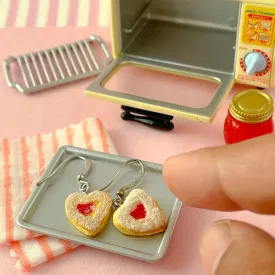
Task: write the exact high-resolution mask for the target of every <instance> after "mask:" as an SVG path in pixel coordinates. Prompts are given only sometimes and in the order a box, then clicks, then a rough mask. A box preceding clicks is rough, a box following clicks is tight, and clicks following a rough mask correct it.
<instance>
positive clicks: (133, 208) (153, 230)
mask: <svg viewBox="0 0 275 275" xmlns="http://www.w3.org/2000/svg"><path fill="white" fill-rule="evenodd" d="M131 162H137V163H139V164H140V166H141V176H140V177H139V178H138V179H137V180H136V181H134V182H132V183H131V184H129V185H127V186H124V187H122V188H121V189H120V190H119V191H118V192H117V198H115V199H114V200H113V207H115V208H118V209H117V210H116V211H115V213H114V215H113V223H114V225H115V226H116V228H117V229H118V230H119V231H120V232H122V233H124V234H126V235H131V236H149V235H154V234H158V233H161V232H163V231H165V229H166V225H167V219H166V216H165V213H164V212H163V210H162V209H161V207H160V206H159V204H158V203H157V201H156V200H155V199H154V198H153V197H152V196H150V195H148V194H147V193H146V192H145V191H144V190H142V189H134V190H132V191H131V192H130V193H129V195H128V196H127V198H126V199H125V201H123V198H124V194H125V191H126V190H129V189H132V188H133V187H134V186H136V185H137V184H138V183H139V182H140V181H141V180H142V179H143V177H144V174H145V166H144V164H143V163H142V162H141V161H140V160H129V161H127V162H126V163H125V164H124V165H123V166H122V167H121V169H120V170H119V172H118V173H117V175H116V177H117V176H118V174H119V173H120V171H121V170H122V168H123V167H124V166H126V165H127V164H129V163H131ZM116 177H115V178H116Z"/></svg>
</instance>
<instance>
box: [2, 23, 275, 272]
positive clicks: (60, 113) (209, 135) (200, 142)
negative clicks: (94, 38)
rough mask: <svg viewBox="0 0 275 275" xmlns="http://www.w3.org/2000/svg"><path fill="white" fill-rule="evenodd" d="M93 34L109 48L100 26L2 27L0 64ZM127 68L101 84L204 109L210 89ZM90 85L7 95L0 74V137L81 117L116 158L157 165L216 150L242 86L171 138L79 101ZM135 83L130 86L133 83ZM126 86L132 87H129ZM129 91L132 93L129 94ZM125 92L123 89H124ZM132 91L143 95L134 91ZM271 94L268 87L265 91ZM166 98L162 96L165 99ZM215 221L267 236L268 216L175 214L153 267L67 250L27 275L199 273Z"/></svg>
mask: <svg viewBox="0 0 275 275" xmlns="http://www.w3.org/2000/svg"><path fill="white" fill-rule="evenodd" d="M91 33H95V34H97V35H100V36H101V37H102V38H104V39H105V41H106V42H107V44H108V46H109V47H111V45H110V38H109V31H108V28H106V27H98V26H95V24H91V26H90V27H82V28H79V27H75V26H67V27H64V28H55V27H47V28H42V29H41V28H33V27H31V28H23V29H19V28H3V29H0V37H1V45H0V60H1V62H2V61H3V59H5V58H6V57H8V56H9V55H15V56H16V55H19V54H21V53H25V52H29V51H33V50H38V49H43V48H46V47H50V46H55V45H58V44H62V43H66V42H71V41H74V40H77V39H83V38H86V37H88V36H89V35H90V34H91ZM131 70H132V69H127V70H126V71H125V72H124V73H123V72H120V73H119V74H118V75H117V76H115V77H114V79H112V80H111V81H110V83H109V86H110V87H112V88H113V89H117V90H120V91H125V92H132V93H136V94H137V93H139V94H141V93H142V92H143V93H144V91H145V90H146V91H148V92H150V93H149V96H150V97H153V98H154V97H156V96H157V97H158V96H160V97H161V98H162V99H166V100H167V99H168V100H171V101H179V102H181V103H186V104H188V105H189V106H203V105H205V104H206V103H207V102H208V101H209V99H210V97H211V95H212V93H211V91H212V89H213V86H212V84H205V83H202V82H200V81H195V80H192V79H187V78H183V79H180V78H178V77H174V76H167V75H166V76H165V77H163V76H162V74H156V73H152V72H140V71H139V72H137V73H138V77H133V72H132V71H131ZM90 81H91V80H85V81H82V82H79V83H75V84H71V85H69V86H64V87H60V88H58V89H54V90H51V91H47V92H42V93H38V94H33V95H24V94H20V93H18V92H17V91H15V90H13V89H10V88H9V87H8V86H7V85H6V82H5V79H4V75H3V71H2V70H1V71H0V110H1V116H0V125H1V128H0V138H4V137H8V138H12V139H13V138H19V137H20V136H23V135H33V134H35V133H37V132H49V131H52V130H54V129H55V128H60V127H65V126H67V125H68V124H70V123H78V122H79V121H81V120H83V119H85V118H87V117H94V116H97V117H99V118H100V119H101V120H102V121H103V123H104V125H105V127H106V128H107V130H108V132H109V134H110V135H111V137H112V139H113V141H114V144H115V146H116V147H117V150H118V152H119V154H120V155H123V156H127V157H132V158H140V159H143V160H146V161H153V162H157V163H163V162H164V160H165V159H166V158H167V157H169V156H171V155H174V154H178V153H181V152H186V151H190V150H195V149H197V148H201V147H208V146H215V145H222V144H224V141H223V135H222V131H223V121H224V118H225V116H226V112H227V108H228V104H229V100H230V98H231V97H232V96H233V95H234V93H236V92H237V91H240V90H242V89H244V88H246V87H244V86H241V85H237V86H235V87H234V89H233V91H232V92H231V94H230V96H229V98H228V99H227V100H226V101H225V102H224V104H223V105H222V108H221V110H220V111H219V112H218V114H217V116H216V118H215V120H214V122H213V123H212V124H211V125H205V124H200V123H197V122H192V121H187V120H185V119H175V125H176V128H175V130H174V131H172V132H169V133H167V132H160V131H157V130H153V129H150V128H147V127H145V126H142V125H139V124H136V123H131V122H124V121H122V120H121V119H120V114H121V110H120V106H119V105H116V104H113V103H108V102H104V101H97V100H95V99H91V98H87V97H85V96H84V95H83V90H84V89H85V87H87V86H88V85H89V82H90ZM134 81H135V82H134ZM133 83H135V84H134V85H133ZM133 87H135V88H134V89H133ZM129 89H131V91H130V90H129ZM140 89H143V90H142V91H140ZM268 91H269V92H270V93H271V95H272V96H274V95H275V89H269V90H268ZM171 94H172V95H173V96H171V97H170V95H171ZM221 218H222V219H223V218H234V219H238V220H242V221H247V222H250V223H252V224H255V225H258V226H259V225H260V224H261V227H262V228H264V229H266V230H268V231H269V232H270V233H272V234H273V235H275V222H274V217H267V216H260V215H255V214H252V213H248V212H239V213H234V214H231V213H227V214H226V213H219V212H212V211H204V210H198V209H194V208H189V207H187V206H184V207H183V208H182V211H181V214H180V217H179V220H178V223H177V226H176V228H175V232H174V235H173V237H172V240H171V245H170V247H169V249H168V252H167V254H166V256H165V258H164V259H162V260H161V261H160V262H158V263H156V264H149V263H144V262H140V261H136V260H132V259H128V258H126V257H122V256H118V255H114V254H111V253H107V252H103V251H99V250H95V249H92V248H87V247H81V248H78V249H76V250H75V251H74V252H72V253H70V254H67V255H64V256H61V257H58V258H57V259H55V260H53V261H52V262H49V263H46V264H44V265H41V266H39V267H37V268H35V269H33V270H32V271H31V272H30V273H31V274H54V273H55V274H68V275H69V274H98V275H99V274H113V275H115V274H119V275H123V274H127V275H132V274H165V273H167V272H169V274H183V275H199V274H202V271H201V269H200V264H199V258H198V250H197V246H198V240H199V235H200V233H201V230H202V229H203V228H204V227H205V226H206V225H207V224H209V223H210V222H212V221H214V220H217V219H221ZM8 253H9V248H5V247H3V248H1V249H0V261H1V266H0V274H23V272H20V271H18V270H16V269H15V268H14V264H15V259H13V258H12V257H9V256H8Z"/></svg>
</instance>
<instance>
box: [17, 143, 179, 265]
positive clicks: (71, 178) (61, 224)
mask: <svg viewBox="0 0 275 275" xmlns="http://www.w3.org/2000/svg"><path fill="white" fill-rule="evenodd" d="M71 156H83V157H85V158H88V159H90V160H91V161H92V169H91V172H90V173H89V175H88V181H89V182H90V183H91V184H92V190H98V189H100V188H103V187H104V186H105V185H106V184H107V183H108V182H109V181H110V180H112V178H113V177H114V176H115V174H116V173H117V171H118V170H119V168H120V167H121V166H122V165H123V164H124V163H125V162H126V161H127V160H129V159H128V158H124V157H120V156H116V155H111V154H105V153H101V152H96V151H90V150H86V149H81V148H76V147H71V146H63V147H61V148H60V149H59V150H58V151H57V153H56V154H55V155H54V157H53V158H52V160H51V161H50V163H49V164H48V165H47V168H46V169H45V172H44V174H43V175H42V178H41V179H44V178H46V177H47V176H48V175H49V174H50V173H51V172H52V171H53V170H54V169H55V168H56V167H57V166H58V165H59V164H60V163H61V162H62V161H63V160H64V159H67V158H69V157H71ZM83 163H84V162H83V161H82V160H80V159H76V160H73V161H71V162H69V163H67V164H66V165H65V166H64V167H63V168H62V169H60V171H59V172H58V173H57V174H56V175H55V176H54V177H52V178H51V179H50V180H48V181H46V182H44V184H42V185H40V186H36V187H35V188H34V189H33V192H32V193H31V195H30V197H29V198H28V200H27V201H26V203H25V205H24V207H23V208H22V210H21V212H20V214H19V216H18V218H17V224H18V225H19V226H20V227H23V228H25V229H28V230H31V231H35V232H38V233H40V234H43V235H48V236H53V237H56V238H60V239H65V240H69V241H72V242H75V243H79V244H82V245H86V246H90V247H93V248H97V249H102V250H105V251H108V252H112V253H116V254H120V255H124V256H127V257H131V258H135V259H138V260H144V261H148V262H154V261H158V260H160V259H161V258H162V257H163V256H164V255H165V253H166V251H167V248H168V246H169V242H170V238H171V236H172V234H173V230H174V227H175V224H176V221H177V218H178V215H179V212H180V209H181V202H180V201H179V200H178V199H177V198H176V197H175V196H174V195H173V194H172V193H171V191H170V190H169V189H168V187H167V186H166V184H165V182H164V180H163V177H162V166H161V165H158V164H154V163H149V162H143V163H144V165H145V167H146V173H145V176H144V179H143V181H142V182H141V183H139V184H138V185H137V186H136V187H135V188H140V189H143V190H144V191H146V192H147V193H148V194H149V195H151V196H153V197H154V198H155V199H156V200H157V201H158V203H159V205H160V207H161V208H162V209H163V211H164V212H165V214H166V216H167V218H168V226H167V228H166V230H165V232H164V233H160V234H157V235H153V236H147V237H132V236H127V235H124V234H122V233H121V232H120V231H119V230H118V229H117V228H116V227H115V226H114V225H113V220H112V216H113V211H114V210H112V213H111V215H110V217H109V220H108V222H107V224H106V226H105V228H104V229H103V230H102V231H101V232H100V233H99V234H98V235H97V236H95V237H87V236H85V235H83V234H82V233H81V232H79V231H78V230H77V229H75V228H74V227H73V226H72V225H71V224H70V222H69V221H68V219H67V217H66V215H65V207H64V202H65V199H66V197H67V196H68V195H69V194H71V193H73V192H78V191H79V189H78V184H77V175H79V174H80V173H81V172H82V171H83V167H84V164H83ZM136 165H137V164H129V165H128V166H125V168H124V169H123V171H122V172H121V174H120V175H119V177H118V178H117V180H116V181H115V182H114V184H112V185H111V186H110V187H109V188H108V189H107V190H105V191H106V192H108V193H109V194H110V195H111V196H112V197H113V198H115V196H116V192H117V191H118V190H119V189H120V188H121V187H122V186H124V185H126V184H128V183H129V182H131V181H133V180H134V179H136V178H137V176H138V174H139V167H138V166H136ZM135 166H136V167H135ZM130 191H131V190H129V191H128V192H127V193H126V196H127V194H128V193H129V192H130Z"/></svg>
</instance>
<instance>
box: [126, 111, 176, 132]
mask: <svg viewBox="0 0 275 275" xmlns="http://www.w3.org/2000/svg"><path fill="white" fill-rule="evenodd" d="M121 109H122V110H123V111H124V112H123V113H122V114H121V118H122V119H123V120H126V121H135V122H138V123H141V124H144V125H146V126H149V127H152V128H157V129H160V130H165V131H172V130H173V129H174V124H173V122H171V121H172V119H173V118H174V117H172V116H169V115H164V114H160V113H155V112H149V111H144V110H141V109H137V108H132V107H128V106H121Z"/></svg>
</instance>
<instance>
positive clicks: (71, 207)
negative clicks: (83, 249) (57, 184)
mask: <svg viewBox="0 0 275 275" xmlns="http://www.w3.org/2000/svg"><path fill="white" fill-rule="evenodd" d="M111 209H112V197H111V196H110V195H109V194H108V193H106V192H102V191H94V192H91V193H89V194H87V195H85V194H82V193H72V194H70V195H69V196H68V197H67V199H66V201H65V212H66V215H67V217H68V219H69V221H70V222H71V224H72V225H73V226H74V227H76V228H77V229H78V230H79V231H80V232H82V233H83V234H85V235H87V236H95V235H97V234H98V233H99V232H100V231H101V230H102V229H103V228H104V226H105V224H106V223H107V220H108V218H109V216H110V213H111Z"/></svg>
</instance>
